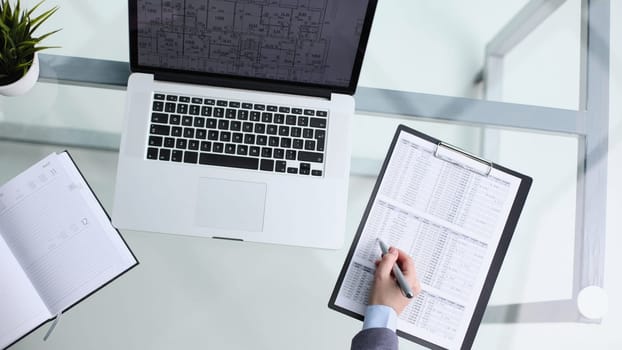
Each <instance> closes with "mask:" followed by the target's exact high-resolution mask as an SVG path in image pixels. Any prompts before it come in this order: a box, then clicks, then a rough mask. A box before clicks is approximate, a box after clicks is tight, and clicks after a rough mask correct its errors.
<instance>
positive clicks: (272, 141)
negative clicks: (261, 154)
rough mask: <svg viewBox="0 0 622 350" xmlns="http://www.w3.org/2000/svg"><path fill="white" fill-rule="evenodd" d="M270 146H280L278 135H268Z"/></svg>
mask: <svg viewBox="0 0 622 350" xmlns="http://www.w3.org/2000/svg"><path fill="white" fill-rule="evenodd" d="M268 146H271V147H278V146H279V138H278V137H276V136H270V137H268Z"/></svg>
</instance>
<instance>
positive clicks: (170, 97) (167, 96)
mask: <svg viewBox="0 0 622 350" xmlns="http://www.w3.org/2000/svg"><path fill="white" fill-rule="evenodd" d="M166 100H167V101H177V96H175V95H166Z"/></svg>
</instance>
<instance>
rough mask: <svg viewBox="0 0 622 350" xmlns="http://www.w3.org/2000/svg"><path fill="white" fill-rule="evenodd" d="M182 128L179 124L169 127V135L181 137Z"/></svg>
mask: <svg viewBox="0 0 622 350" xmlns="http://www.w3.org/2000/svg"><path fill="white" fill-rule="evenodd" d="M183 130H184V129H182V128H181V127H180V126H174V127H172V128H171V136H175V137H181V133H182V132H183Z"/></svg>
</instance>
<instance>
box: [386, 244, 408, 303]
mask: <svg viewBox="0 0 622 350" xmlns="http://www.w3.org/2000/svg"><path fill="white" fill-rule="evenodd" d="M378 244H379V245H380V250H381V251H382V256H384V255H385V254H388V253H389V247H387V245H386V244H384V242H383V241H382V240H380V238H378ZM393 274H394V275H395V278H396V279H397V284H399V286H400V289H402V293H404V295H405V296H406V297H407V298H412V297H414V296H415V294H414V293H413V291H412V289H410V286H409V285H408V283H407V282H406V279H405V278H404V274H403V273H402V270H401V269H400V267H399V266H397V263H396V264H395V265H393Z"/></svg>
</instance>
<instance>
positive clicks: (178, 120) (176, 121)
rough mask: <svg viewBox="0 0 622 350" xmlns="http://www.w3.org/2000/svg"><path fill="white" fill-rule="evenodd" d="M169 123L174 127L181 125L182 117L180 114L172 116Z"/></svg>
mask: <svg viewBox="0 0 622 350" xmlns="http://www.w3.org/2000/svg"><path fill="white" fill-rule="evenodd" d="M169 123H171V124H173V125H179V124H181V116H180V115H179V114H173V115H171V120H170V121H169Z"/></svg>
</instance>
